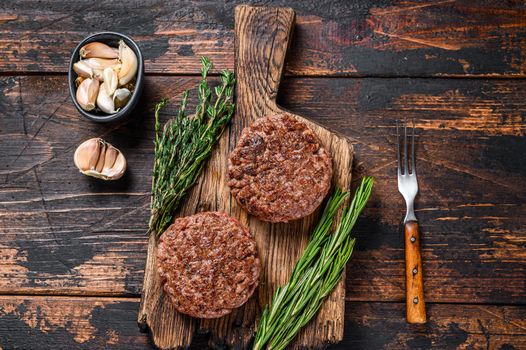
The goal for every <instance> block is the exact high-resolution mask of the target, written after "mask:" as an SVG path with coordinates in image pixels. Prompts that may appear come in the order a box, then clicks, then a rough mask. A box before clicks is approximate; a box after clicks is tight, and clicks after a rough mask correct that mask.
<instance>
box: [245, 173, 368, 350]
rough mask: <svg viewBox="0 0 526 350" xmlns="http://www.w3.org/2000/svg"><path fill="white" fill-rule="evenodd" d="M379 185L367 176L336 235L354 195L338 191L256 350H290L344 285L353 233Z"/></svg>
mask: <svg viewBox="0 0 526 350" xmlns="http://www.w3.org/2000/svg"><path fill="white" fill-rule="evenodd" d="M372 186H373V178H372V177H365V178H364V179H363V180H362V183H361V185H360V187H359V188H358V190H357V191H356V193H355V195H354V198H353V200H352V202H351V204H350V205H349V206H348V207H346V208H345V209H344V210H343V212H342V217H341V220H340V222H339V223H338V225H337V227H336V229H335V230H334V232H333V233H332V234H329V233H330V231H331V227H332V224H333V222H334V219H335V216H336V212H337V211H338V208H339V207H340V206H341V205H342V203H343V201H344V200H345V198H347V196H349V192H342V191H341V190H340V189H338V188H337V189H336V190H335V191H334V193H333V195H332V196H331V198H330V199H329V201H328V203H327V206H326V207H325V211H324V212H323V215H322V217H321V219H320V221H319V223H318V225H317V226H316V228H315V229H314V232H313V235H312V237H311V238H310V240H309V243H308V244H307V247H306V248H305V251H304V253H303V255H302V256H301V258H300V259H299V260H298V262H297V263H296V266H295V268H294V271H293V272H292V275H291V276H290V279H289V282H288V283H287V284H285V285H284V286H282V287H279V288H277V290H276V292H275V293H274V296H273V298H272V301H271V303H270V307H269V306H268V305H267V306H266V307H265V309H264V311H263V314H262V316H261V320H260V322H259V326H258V329H257V331H256V337H255V339H254V347H253V349H254V350H260V349H263V348H264V347H265V346H266V348H267V349H272V350H280V349H284V348H285V347H286V346H287V344H289V343H290V342H291V341H292V340H293V339H294V338H295V336H296V335H297V333H298V332H299V331H300V329H301V327H303V326H304V325H306V324H307V322H309V321H310V320H311V319H312V318H313V317H314V316H315V315H316V312H317V311H318V310H319V309H320V307H321V305H322V303H323V301H324V300H325V298H326V297H327V296H328V295H329V294H330V293H331V291H332V290H333V289H334V287H335V286H336V284H338V282H339V281H340V279H341V277H342V274H343V272H344V270H345V264H346V263H347V261H348V260H349V258H350V257H351V254H352V251H353V248H354V244H355V242H356V240H355V238H352V237H351V235H350V234H351V230H352V228H353V226H354V224H355V222H356V220H357V219H358V216H359V215H360V213H361V212H362V210H363V208H364V207H365V204H366V203H367V200H368V199H369V196H370V194H371V190H372Z"/></svg>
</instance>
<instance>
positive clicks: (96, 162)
mask: <svg viewBox="0 0 526 350" xmlns="http://www.w3.org/2000/svg"><path fill="white" fill-rule="evenodd" d="M73 161H74V162H75V165H76V166H77V168H78V169H79V170H80V172H81V173H83V174H84V175H88V176H93V177H96V178H99V179H103V180H117V179H119V178H121V177H122V175H124V172H125V171H126V158H124V155H123V154H122V152H121V151H119V150H118V149H117V148H115V147H113V146H112V145H111V144H109V143H107V142H106V141H104V140H103V139H101V138H98V137H95V138H92V139H89V140H87V141H84V142H83V143H82V144H81V145H80V146H79V147H77V150H76V151H75V155H74V156H73Z"/></svg>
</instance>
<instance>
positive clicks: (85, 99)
mask: <svg viewBox="0 0 526 350" xmlns="http://www.w3.org/2000/svg"><path fill="white" fill-rule="evenodd" d="M99 84H100V83H99V81H98V80H97V79H94V78H88V79H85V80H83V81H82V83H80V85H79V87H78V88H77V103H78V104H79V105H80V107H81V108H82V109H83V110H85V111H91V110H92V109H94V108H95V101H96V100H97V94H98V93H99Z"/></svg>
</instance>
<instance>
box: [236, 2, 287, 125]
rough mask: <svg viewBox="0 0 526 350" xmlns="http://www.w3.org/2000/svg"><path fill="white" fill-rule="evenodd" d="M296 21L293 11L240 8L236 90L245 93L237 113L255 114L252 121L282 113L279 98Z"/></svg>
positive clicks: (237, 101)
mask: <svg viewBox="0 0 526 350" xmlns="http://www.w3.org/2000/svg"><path fill="white" fill-rule="evenodd" d="M294 18H295V13H294V10H292V9H291V8H286V7H259V6H249V5H239V6H236V9H235V23H236V25H235V41H236V67H235V69H236V79H237V88H236V89H237V91H243V94H239V93H237V97H238V99H237V100H236V103H237V105H238V108H237V113H245V114H246V113H250V114H254V113H255V114H256V116H254V115H251V116H250V117H249V118H248V119H249V120H251V119H253V118H256V117H261V116H264V115H267V114H269V113H272V112H278V111H279V109H278V107H277V105H276V96H277V93H278V87H279V83H280V81H281V76H282V73H283V67H284V65H285V56H286V54H287V48H288V46H289V43H290V39H291V36H292V28H293V27H294ZM243 117H244V116H243ZM242 119H244V118H242Z"/></svg>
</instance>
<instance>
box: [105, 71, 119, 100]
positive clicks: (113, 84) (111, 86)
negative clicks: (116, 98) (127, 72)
mask: <svg viewBox="0 0 526 350" xmlns="http://www.w3.org/2000/svg"><path fill="white" fill-rule="evenodd" d="M102 76H103V78H104V84H105V85H106V92H107V93H108V95H110V96H113V93H114V92H115V90H116V89H117V86H118V84H119V78H118V77H117V72H115V71H114V70H113V69H111V68H106V69H104V72H103V74H102Z"/></svg>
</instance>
